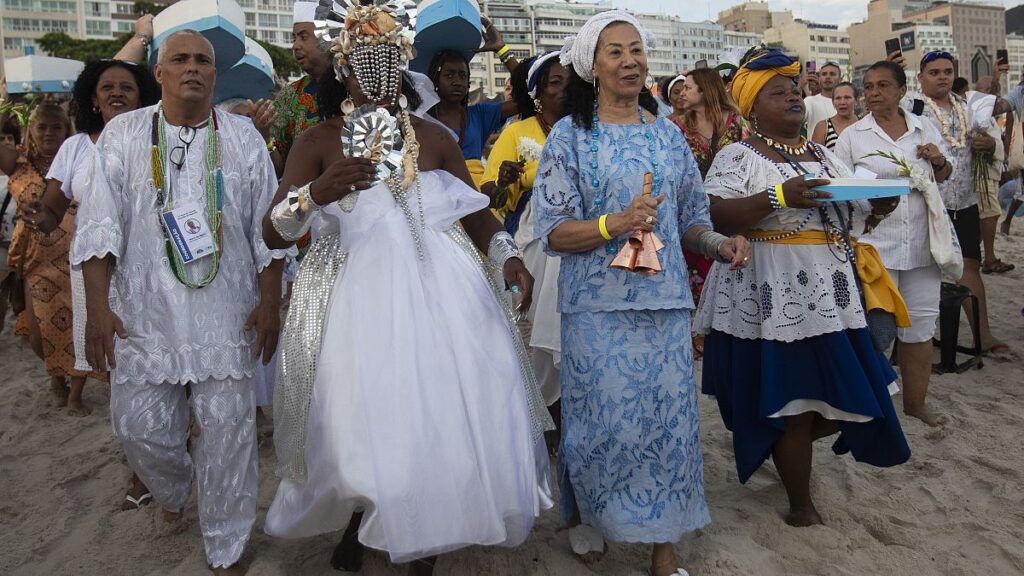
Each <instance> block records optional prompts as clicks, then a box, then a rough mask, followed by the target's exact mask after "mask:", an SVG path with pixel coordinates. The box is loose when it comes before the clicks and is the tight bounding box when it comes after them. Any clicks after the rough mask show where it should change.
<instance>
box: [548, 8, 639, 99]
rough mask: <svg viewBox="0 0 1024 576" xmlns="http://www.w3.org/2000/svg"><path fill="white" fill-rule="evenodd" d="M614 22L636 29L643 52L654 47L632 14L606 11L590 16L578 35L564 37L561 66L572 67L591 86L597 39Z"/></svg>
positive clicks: (621, 11) (620, 11)
mask: <svg viewBox="0 0 1024 576" xmlns="http://www.w3.org/2000/svg"><path fill="white" fill-rule="evenodd" d="M615 22H625V23H627V24H630V25H631V26H633V28H636V31H637V32H638V33H639V34H640V38H641V40H643V43H644V49H645V50H651V49H653V48H654V47H655V46H656V42H655V40H654V36H653V35H652V34H651V33H650V32H649V31H648V30H647V29H646V28H644V27H643V26H642V25H641V24H640V21H639V20H637V19H636V18H635V17H633V15H632V14H630V13H629V12H625V11H623V10H608V11H606V12H600V13H598V14H595V15H593V16H591V17H590V19H589V20H587V22H586V23H585V24H584V25H583V28H580V31H579V34H576V35H575V36H568V37H566V39H565V44H564V45H563V46H562V55H561V58H560V61H561V62H562V66H565V67H566V68H568V67H569V66H572V69H573V70H575V71H576V75H577V76H579V77H580V78H582V79H583V80H585V81H587V82H589V83H591V84H593V83H594V52H595V51H596V50H597V39H598V38H599V37H600V36H601V32H603V31H604V29H605V28H607V27H608V25H610V24H614V23H615Z"/></svg>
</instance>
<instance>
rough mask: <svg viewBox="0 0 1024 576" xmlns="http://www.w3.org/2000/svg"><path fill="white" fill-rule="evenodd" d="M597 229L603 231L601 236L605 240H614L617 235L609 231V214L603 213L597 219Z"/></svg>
mask: <svg viewBox="0 0 1024 576" xmlns="http://www.w3.org/2000/svg"><path fill="white" fill-rule="evenodd" d="M597 229H598V230H599V231H600V232H601V238H604V239H605V240H614V239H615V237H614V236H612V235H611V234H609V233H608V215H607V214H601V217H600V218H598V219H597Z"/></svg>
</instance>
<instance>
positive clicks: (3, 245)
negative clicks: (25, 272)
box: [0, 173, 18, 325]
mask: <svg viewBox="0 0 1024 576" xmlns="http://www.w3.org/2000/svg"><path fill="white" fill-rule="evenodd" d="M8 180H9V178H8V177H7V175H6V174H3V173H0V206H3V201H4V198H6V197H7V181H8ZM17 212H18V203H17V202H15V201H14V197H13V196H12V197H11V199H10V201H9V202H8V203H7V209H6V210H5V211H4V213H3V214H0V274H3V275H4V276H6V275H7V247H8V246H9V245H10V243H11V234H13V233H14V215H15V214H16V213H17ZM2 322H3V318H0V325H2Z"/></svg>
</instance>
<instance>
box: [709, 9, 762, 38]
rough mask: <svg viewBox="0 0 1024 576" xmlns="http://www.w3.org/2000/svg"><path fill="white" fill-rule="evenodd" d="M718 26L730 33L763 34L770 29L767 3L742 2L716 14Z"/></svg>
mask: <svg viewBox="0 0 1024 576" xmlns="http://www.w3.org/2000/svg"><path fill="white" fill-rule="evenodd" d="M718 24H719V25H721V26H722V28H724V29H725V30H729V31H732V32H750V33H753V34H764V32H765V31H766V30H768V29H769V28H771V27H772V12H771V10H770V9H769V8H768V2H744V3H743V4H737V5H736V6H733V7H731V8H727V9H725V10H722V11H721V12H719V13H718Z"/></svg>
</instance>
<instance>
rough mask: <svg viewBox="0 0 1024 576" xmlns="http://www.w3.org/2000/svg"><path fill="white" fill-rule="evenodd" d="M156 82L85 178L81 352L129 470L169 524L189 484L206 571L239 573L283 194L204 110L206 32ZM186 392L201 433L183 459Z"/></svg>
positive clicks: (236, 133) (250, 509)
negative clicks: (98, 375)
mask: <svg viewBox="0 0 1024 576" xmlns="http://www.w3.org/2000/svg"><path fill="white" fill-rule="evenodd" d="M155 72H156V78H157V80H158V81H159V82H160V84H161V87H162V90H163V100H162V101H161V103H160V104H158V105H157V106H150V107H146V108H142V109H139V110H136V111H134V112H128V113H125V114H122V115H121V116H119V117H118V118H117V119H115V120H113V121H111V122H110V123H109V124H108V125H107V127H106V128H105V129H104V131H103V134H102V135H101V136H100V139H99V141H98V142H97V143H96V150H97V154H96V158H95V160H94V165H93V167H92V170H90V171H88V175H87V178H88V180H89V182H88V186H87V190H86V192H85V194H84V197H83V199H82V204H81V207H80V208H79V212H78V231H77V234H76V237H75V241H74V244H73V247H72V256H71V259H72V261H73V262H74V263H75V264H81V265H82V267H83V272H84V274H85V287H86V300H87V309H88V324H87V327H86V355H87V357H88V359H89V362H90V363H91V364H92V365H93V366H96V367H97V368H99V369H104V368H105V367H106V366H107V365H108V364H109V365H110V368H111V370H112V372H111V376H112V377H111V385H110V419H111V422H112V424H113V427H114V433H115V434H116V435H117V437H118V439H120V440H121V442H122V443H123V445H124V448H125V452H126V453H127V456H128V462H129V464H130V465H131V467H132V469H133V470H134V471H135V472H136V473H137V474H138V475H139V477H140V478H142V480H143V481H144V482H145V483H146V485H147V486H148V487H149V488H150V490H151V491H152V493H153V497H154V499H155V500H156V502H158V503H159V504H160V505H161V506H162V507H163V509H164V511H165V515H167V516H168V519H174V518H175V517H177V516H178V515H179V514H180V512H181V511H182V509H183V508H184V506H185V504H186V502H187V500H188V496H189V493H190V491H191V482H192V477H193V474H194V475H195V477H196V485H197V489H198V509H199V510H198V513H199V523H200V527H201V529H202V533H203V542H204V544H205V548H206V558H207V562H208V564H209V566H210V569H211V570H212V571H213V573H214V574H218V575H236V574H241V573H242V570H241V568H240V567H239V565H238V560H239V558H240V557H241V556H242V553H243V551H244V550H245V546H246V544H247V542H248V540H249V535H250V532H251V530H252V524H253V521H254V520H255V518H256V495H257V487H258V482H257V469H256V455H257V450H256V443H255V433H256V427H255V406H254V399H253V381H252V380H253V373H254V369H255V360H254V358H255V356H256V355H260V354H261V355H262V357H263V362H264V363H266V362H268V361H269V360H270V358H271V356H272V354H273V351H274V348H275V347H276V345H277V333H278V328H279V319H278V309H279V304H280V286H281V268H282V260H281V259H282V258H284V257H285V256H286V251H271V250H269V249H268V248H267V246H266V245H265V244H264V242H263V239H262V234H261V231H262V230H261V226H260V222H261V220H262V218H263V214H264V213H265V212H266V210H267V206H268V204H269V202H270V198H271V196H272V194H273V192H274V189H275V187H276V184H277V181H276V178H275V175H274V168H273V165H272V164H271V161H270V157H269V155H268V152H267V149H266V146H265V144H264V141H263V138H261V137H260V135H259V134H258V133H257V131H256V129H255V128H254V127H253V125H252V123H251V122H250V121H249V120H248V119H245V118H242V117H240V116H235V115H232V114H225V113H223V112H217V113H214V112H213V110H212V106H211V100H212V96H213V88H214V83H215V80H216V68H215V66H214V53H213V47H212V46H211V45H210V43H209V42H208V41H207V40H206V39H205V38H204V37H203V36H202V35H201V34H199V33H198V32H194V31H191V30H186V31H182V32H177V33H175V34H173V35H171V36H170V37H168V38H167V40H165V41H164V43H163V44H162V45H161V47H160V59H159V62H158V63H157V66H156V70H155ZM111 266H113V268H112V270H111ZM108 271H109V272H108ZM111 288H112V290H111ZM108 293H109V294H110V297H109V298H108ZM114 334H116V335H117V336H118V338H117V339H115V338H114ZM186 384H190V385H191V390H192V394H191V405H192V409H193V410H194V411H195V415H196V420H197V421H198V424H199V426H200V428H201V434H200V436H199V439H198V442H197V443H196V445H195V450H194V452H193V455H192V456H190V455H189V453H188V450H187V445H186V442H187V439H188V436H189V398H187V397H186V394H185V385H186Z"/></svg>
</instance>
